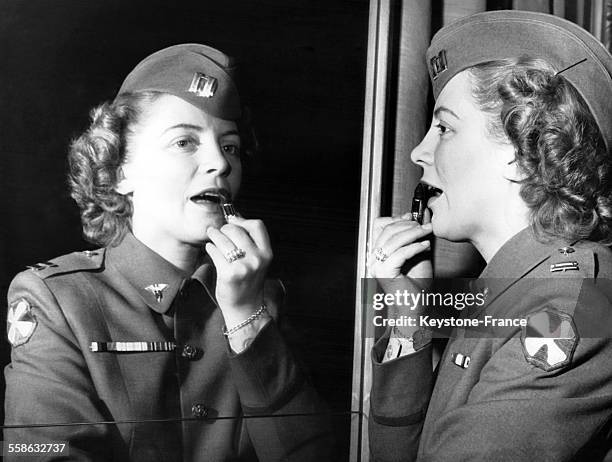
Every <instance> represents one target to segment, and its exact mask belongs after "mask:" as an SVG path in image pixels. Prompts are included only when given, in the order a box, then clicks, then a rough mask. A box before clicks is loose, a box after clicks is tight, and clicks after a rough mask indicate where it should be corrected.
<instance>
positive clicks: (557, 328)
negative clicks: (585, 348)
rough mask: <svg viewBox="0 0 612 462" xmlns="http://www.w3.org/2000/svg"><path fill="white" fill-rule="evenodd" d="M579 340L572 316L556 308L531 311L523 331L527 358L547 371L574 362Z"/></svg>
mask: <svg viewBox="0 0 612 462" xmlns="http://www.w3.org/2000/svg"><path fill="white" fill-rule="evenodd" d="M578 339H579V337H578V332H577V330H576V326H575V324H574V320H573V319H572V317H571V316H570V315H569V314H567V313H564V312H562V311H559V310H557V309H556V308H553V307H545V308H543V309H542V310H540V311H537V312H535V313H531V314H529V315H528V316H527V323H526V325H525V326H524V327H523V328H522V332H521V344H522V346H523V354H524V355H525V359H526V360H527V362H528V363H530V364H533V365H534V366H537V367H539V368H540V369H542V370H544V371H547V372H549V371H553V370H555V369H560V368H562V367H564V366H567V365H568V364H570V363H571V362H572V357H573V356H574V351H575V350H576V345H577V344H578Z"/></svg>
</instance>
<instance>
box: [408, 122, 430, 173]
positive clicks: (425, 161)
mask: <svg viewBox="0 0 612 462" xmlns="http://www.w3.org/2000/svg"><path fill="white" fill-rule="evenodd" d="M434 149H435V141H434V139H433V134H432V133H431V130H429V131H428V132H427V133H426V134H425V137H424V138H423V139H422V140H421V142H420V143H419V144H418V145H417V146H416V147H415V148H414V149H413V150H412V152H411V153H410V159H411V160H412V162H413V163H415V164H417V165H418V166H420V167H425V166H431V165H433V152H434Z"/></svg>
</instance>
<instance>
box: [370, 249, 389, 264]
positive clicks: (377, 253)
mask: <svg viewBox="0 0 612 462" xmlns="http://www.w3.org/2000/svg"><path fill="white" fill-rule="evenodd" d="M374 258H376V260H378V261H379V262H381V263H382V262H384V261H385V260H386V259H387V258H389V255H387V254H386V253H385V252H384V251H383V249H382V248H380V247H376V248H375V249H374Z"/></svg>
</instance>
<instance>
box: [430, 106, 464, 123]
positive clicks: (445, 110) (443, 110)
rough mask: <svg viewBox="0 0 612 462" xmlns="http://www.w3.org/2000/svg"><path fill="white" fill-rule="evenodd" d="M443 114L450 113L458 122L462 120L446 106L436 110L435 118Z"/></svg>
mask: <svg viewBox="0 0 612 462" xmlns="http://www.w3.org/2000/svg"><path fill="white" fill-rule="evenodd" d="M441 112H446V113H448V114H450V115H452V116H453V117H454V118H455V119H457V120H461V117H459V116H458V115H457V114H455V113H454V112H453V111H451V110H450V109H449V108H447V107H445V106H440V107H438V108H436V109H435V110H434V116H435V117H438V115H439V114H440V113H441Z"/></svg>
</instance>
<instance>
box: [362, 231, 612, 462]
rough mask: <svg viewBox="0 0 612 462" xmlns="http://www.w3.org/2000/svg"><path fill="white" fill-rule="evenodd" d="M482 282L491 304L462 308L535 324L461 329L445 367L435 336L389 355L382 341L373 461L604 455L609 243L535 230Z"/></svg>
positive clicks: (609, 405)
mask: <svg viewBox="0 0 612 462" xmlns="http://www.w3.org/2000/svg"><path fill="white" fill-rule="evenodd" d="M563 268H565V271H563ZM475 282H476V284H475V289H476V290H477V291H481V292H483V293H486V299H485V304H484V306H482V307H481V308H478V309H476V310H474V311H470V312H469V313H468V312H466V313H464V314H462V316H464V317H465V316H471V317H473V318H477V319H483V317H484V316H485V315H490V316H493V317H497V318H522V319H525V320H526V321H527V320H528V321H529V322H528V324H527V326H526V327H524V326H523V327H516V328H504V329H501V330H499V331H497V332H495V333H493V332H491V331H489V332H488V334H486V335H477V334H475V333H474V332H472V333H470V331H469V330H466V329H465V328H464V329H460V328H455V330H454V335H453V337H452V338H451V339H450V340H449V343H448V344H447V347H446V349H445V351H444V354H443V355H442V357H441V359H440V362H439V365H438V367H437V370H436V371H432V367H431V364H432V362H431V361H432V359H431V358H432V347H431V345H429V346H427V347H425V348H422V349H420V350H418V351H417V352H415V353H413V354H410V355H407V356H403V357H400V358H397V359H394V360H391V361H388V362H385V363H383V362H382V358H383V354H384V352H385V348H386V345H387V342H388V334H386V335H385V336H383V338H381V339H380V340H379V341H378V342H377V343H376V344H375V346H374V348H373V351H372V361H373V385H372V392H371V414H370V421H369V431H370V448H371V453H372V456H373V459H374V460H376V461H414V460H418V461H441V462H443V461H451V460H452V461H454V462H458V461H513V462H514V461H557V462H558V461H569V460H588V461H592V460H602V459H604V458H605V456H606V453H607V451H608V448H609V441H606V440H607V438H609V434H610V422H611V417H610V416H611V415H612V342H611V337H612V287H611V285H612V256H611V252H610V250H609V249H607V248H605V247H603V246H600V245H597V244H594V243H591V242H579V243H575V244H574V245H572V246H568V245H567V243H565V244H563V243H561V242H552V243H548V244H543V243H540V242H538V241H537V240H536V239H535V238H534V236H533V234H532V232H531V231H530V230H529V229H526V230H523V231H522V232H520V233H518V234H517V235H516V236H514V237H513V238H512V239H510V240H509V241H508V242H507V243H506V244H505V245H504V246H503V247H502V248H501V249H500V250H499V252H498V253H497V254H496V255H495V256H494V257H493V259H492V260H491V261H490V262H489V264H488V266H487V267H486V268H485V270H484V272H483V273H482V274H481V276H480V278H479V279H478V280H476V281H475ZM542 319H548V320H549V321H547V322H545V323H544V330H546V328H548V329H549V333H550V335H548V338H544V337H546V335H545V333H543V332H541V330H542V323H539V325H536V326H535V327H540V331H539V332H538V329H534V328H533V327H534V323H535V321H536V320H540V321H541V320H542ZM536 324H537V323H536ZM555 332H556V333H555ZM572 332H575V333H576V334H577V335H575V336H573V335H572ZM552 339H555V340H552ZM458 355H459V356H458ZM461 355H462V356H461ZM458 358H459V359H458ZM465 358H468V361H467V364H466V360H465ZM608 457H612V456H608Z"/></svg>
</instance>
